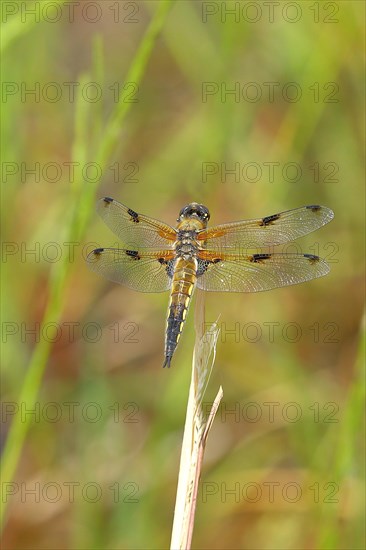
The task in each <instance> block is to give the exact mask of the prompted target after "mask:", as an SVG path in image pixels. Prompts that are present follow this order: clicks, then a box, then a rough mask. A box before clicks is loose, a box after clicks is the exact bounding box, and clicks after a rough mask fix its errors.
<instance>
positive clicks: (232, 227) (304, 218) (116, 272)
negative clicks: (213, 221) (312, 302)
mask: <svg viewBox="0 0 366 550" xmlns="http://www.w3.org/2000/svg"><path fill="white" fill-rule="evenodd" d="M98 212H99V214H100V215H101V217H102V218H103V220H104V221H105V223H106V224H107V225H108V227H109V228H110V229H111V230H112V231H113V232H114V233H115V234H116V235H117V236H118V237H119V238H120V239H121V241H122V243H123V246H125V247H126V248H97V249H96V250H94V251H93V252H91V253H90V254H89V255H88V258H87V262H88V264H89V266H90V268H91V269H92V270H93V271H95V272H96V273H98V274H100V275H103V276H104V277H106V278H107V279H109V280H111V281H114V282H117V283H121V284H123V285H125V286H127V287H129V288H132V289H133V290H138V291H140V292H163V291H166V290H170V302H169V310H168V312H169V314H168V319H167V328H166V338H165V362H164V364H163V367H170V363H171V360H172V357H173V354H174V351H175V348H176V347H177V344H178V340H179V337H180V334H181V332H182V329H183V324H184V320H185V318H186V314H187V310H188V306H189V303H190V299H191V296H192V292H193V289H194V287H195V286H197V287H198V288H200V289H202V290H208V291H215V292H222V291H229V292H259V291H262V290H270V289H272V288H277V287H281V286H287V285H294V284H297V283H302V282H304V281H309V280H310V279H315V278H316V277H322V276H323V275H326V274H327V273H328V272H329V266H328V264H327V263H326V262H325V260H323V259H321V258H319V256H315V255H313V254H295V253H291V254H290V253H289V254H286V253H252V254H249V253H248V249H249V248H250V249H253V248H258V247H259V248H260V249H261V248H262V247H269V246H272V245H279V244H282V243H286V242H290V241H293V240H295V239H297V238H298V237H302V236H303V235H307V234H308V233H311V232H312V231H314V230H315V229H318V228H319V227H321V226H322V225H325V224H326V223H328V222H330V221H331V220H332V218H333V216H334V214H333V212H332V210H330V209H329V208H326V207H324V206H319V205H311V206H302V207H301V208H295V209H294V210H288V211H287V212H281V213H279V214H273V215H272V216H266V217H264V218H258V219H256V220H244V221H239V222H233V223H227V224H223V225H216V226H214V227H211V228H207V223H208V221H209V219H210V213H209V211H208V209H207V208H206V207H205V206H203V205H202V204H198V203H195V202H193V203H191V204H188V205H187V206H185V207H184V208H182V210H181V211H180V213H179V217H178V219H177V222H178V223H177V226H176V228H175V229H174V228H173V227H171V226H170V225H167V224H165V223H163V222H161V221H159V220H155V219H153V218H149V217H148V216H144V215H142V214H139V213H137V212H135V211H134V210H131V208H128V207H127V206H124V205H123V204H121V203H119V202H117V201H115V200H114V199H111V198H109V197H105V198H103V199H101V200H100V201H99V204H98Z"/></svg>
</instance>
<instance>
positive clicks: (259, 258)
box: [249, 254, 272, 263]
mask: <svg viewBox="0 0 366 550" xmlns="http://www.w3.org/2000/svg"><path fill="white" fill-rule="evenodd" d="M271 256H272V254H253V256H250V257H249V261H251V262H254V263H261V262H264V261H265V260H268V259H269V258H270V257H271Z"/></svg>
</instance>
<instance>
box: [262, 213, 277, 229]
mask: <svg viewBox="0 0 366 550" xmlns="http://www.w3.org/2000/svg"><path fill="white" fill-rule="evenodd" d="M280 217H281V214H272V216H266V217H265V218H262V220H261V221H260V223H259V225H261V226H262V227H263V226H266V225H271V224H272V223H273V222H275V221H276V220H278V219H279V218H280Z"/></svg>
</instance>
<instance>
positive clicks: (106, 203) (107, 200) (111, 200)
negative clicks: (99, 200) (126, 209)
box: [103, 197, 113, 206]
mask: <svg viewBox="0 0 366 550" xmlns="http://www.w3.org/2000/svg"><path fill="white" fill-rule="evenodd" d="M103 200H104V202H105V206H107V205H108V204H111V202H113V199H111V197H104V199H103Z"/></svg>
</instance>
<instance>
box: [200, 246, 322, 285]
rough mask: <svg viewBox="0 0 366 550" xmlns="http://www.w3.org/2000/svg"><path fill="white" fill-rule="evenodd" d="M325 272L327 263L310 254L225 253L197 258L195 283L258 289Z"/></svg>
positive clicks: (308, 278) (309, 278) (292, 283)
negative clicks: (244, 254)
mask: <svg viewBox="0 0 366 550" xmlns="http://www.w3.org/2000/svg"><path fill="white" fill-rule="evenodd" d="M328 272H329V266H328V264H327V263H326V262H325V261H324V260H323V259H322V258H319V257H318V256H314V255H312V254H253V255H248V256H241V257H239V256H235V255H229V254H226V255H223V257H221V258H214V257H212V258H208V259H207V257H206V259H199V261H198V278H197V287H198V288H201V289H202V290H208V291H216V292H220V291H224V292H260V291H263V290H270V289H272V288H278V287H281V286H288V285H296V284H298V283H303V282H305V281H310V280H311V279H315V278H317V277H322V276H323V275H326V274H327V273H328ZM200 273H201V274H200Z"/></svg>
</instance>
